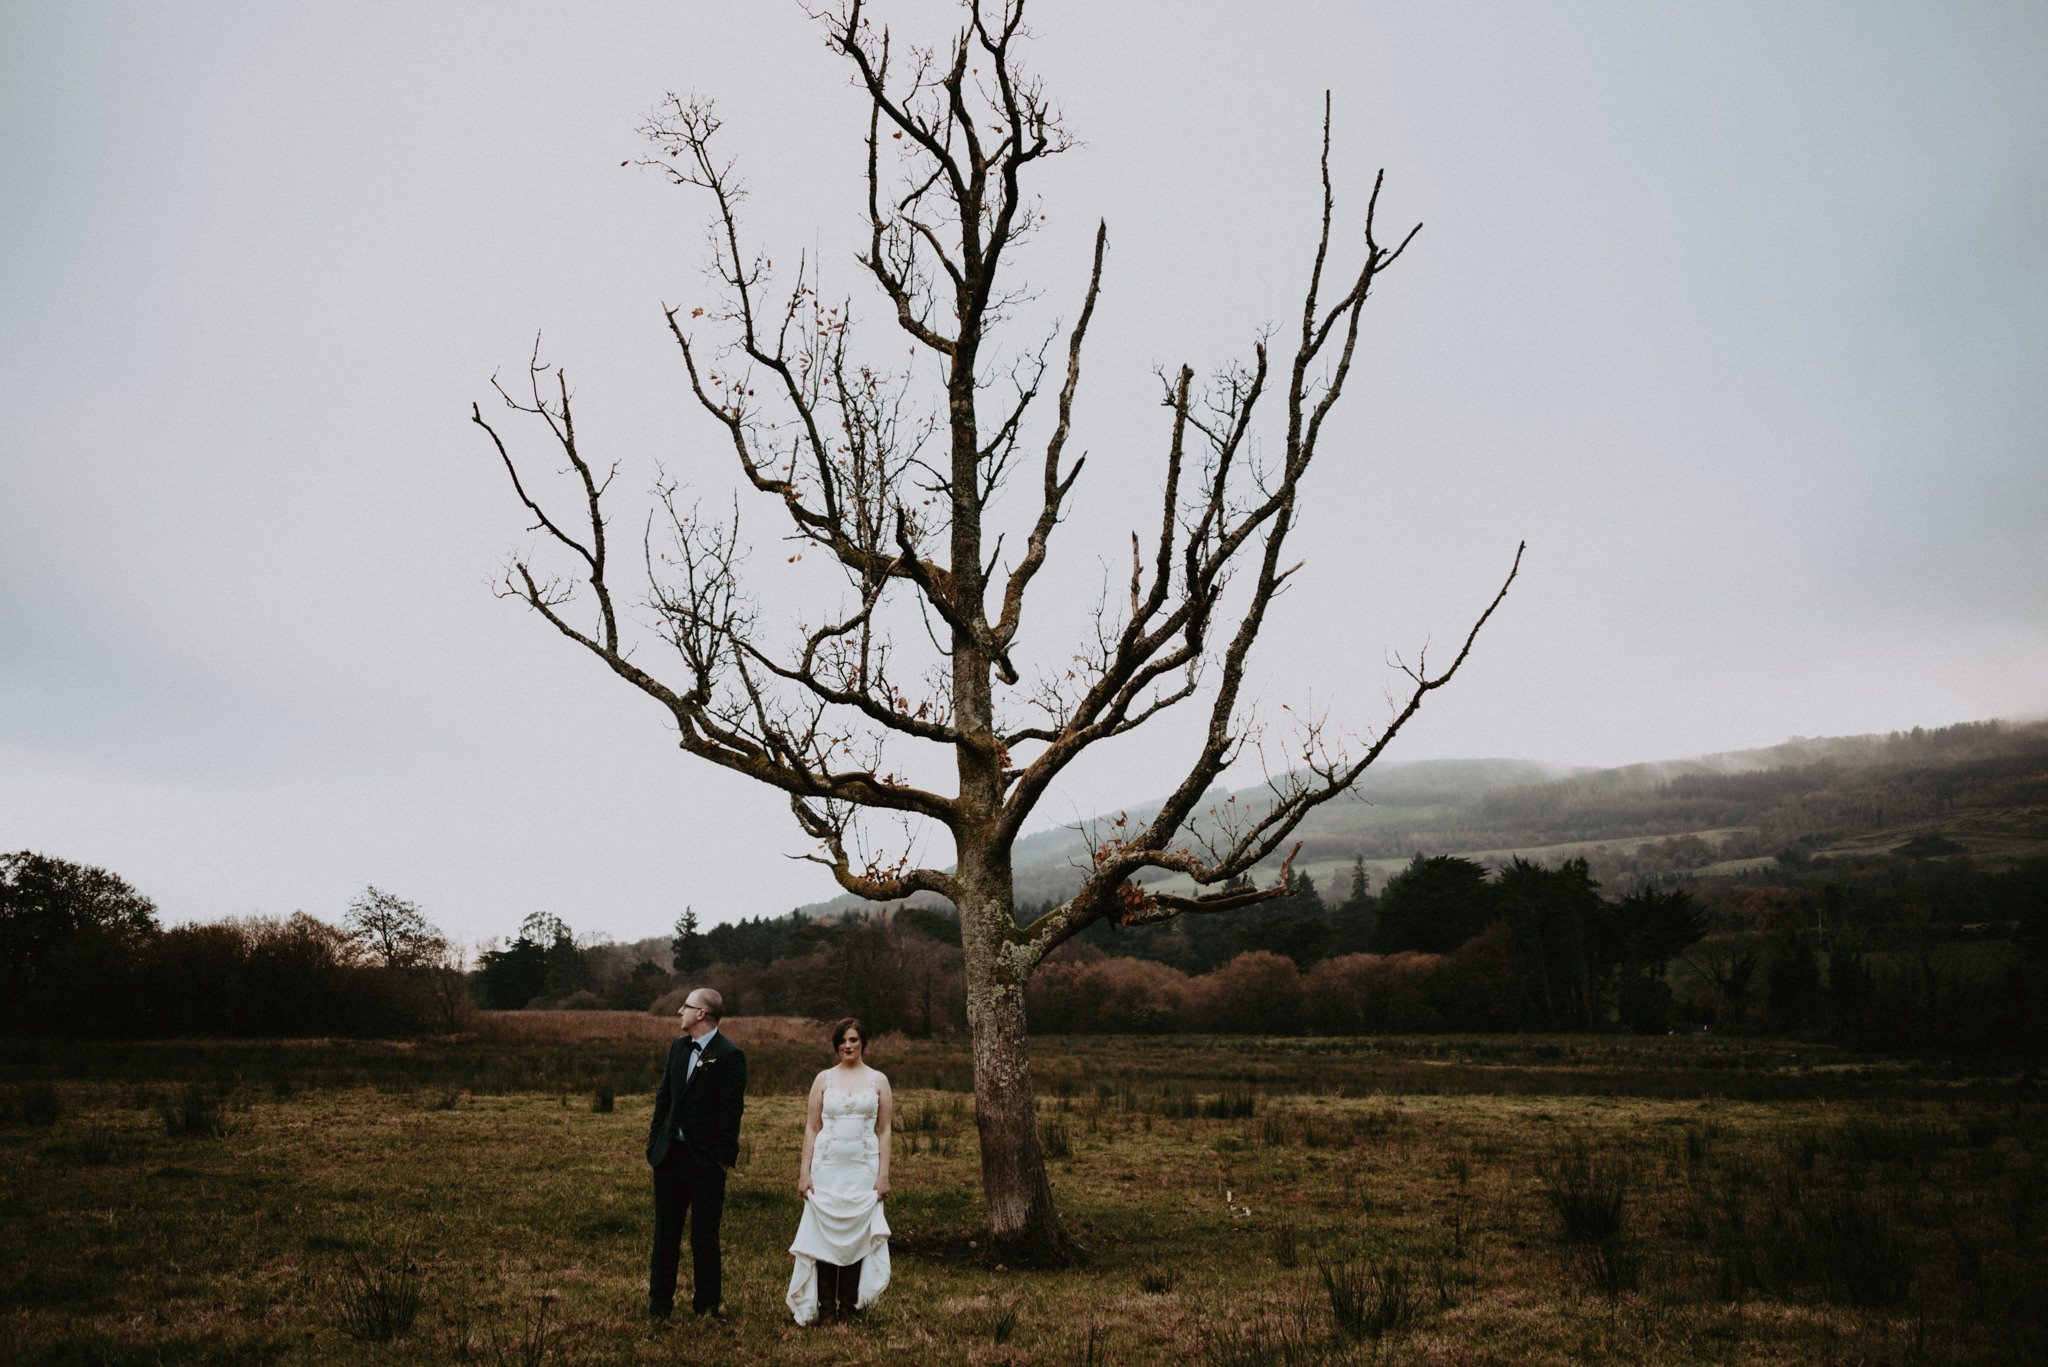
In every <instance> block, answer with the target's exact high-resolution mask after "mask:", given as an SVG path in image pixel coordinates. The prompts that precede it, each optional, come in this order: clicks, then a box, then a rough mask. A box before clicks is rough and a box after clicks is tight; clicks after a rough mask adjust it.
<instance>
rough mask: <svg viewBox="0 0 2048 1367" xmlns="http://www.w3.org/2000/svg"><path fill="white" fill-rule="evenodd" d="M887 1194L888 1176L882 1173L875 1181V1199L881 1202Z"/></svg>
mask: <svg viewBox="0 0 2048 1367" xmlns="http://www.w3.org/2000/svg"><path fill="white" fill-rule="evenodd" d="M888 1194H889V1176H888V1174H887V1173H884V1174H883V1175H882V1176H880V1177H877V1178H876V1179H875V1199H876V1200H878V1201H879V1200H881V1199H882V1198H883V1197H885V1196H887V1195H888Z"/></svg>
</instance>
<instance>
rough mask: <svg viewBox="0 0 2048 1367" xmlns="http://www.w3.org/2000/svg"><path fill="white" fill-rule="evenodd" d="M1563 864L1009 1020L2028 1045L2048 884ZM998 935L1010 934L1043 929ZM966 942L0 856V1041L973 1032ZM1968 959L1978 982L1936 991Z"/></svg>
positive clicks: (1166, 929) (1312, 889)
mask: <svg viewBox="0 0 2048 1367" xmlns="http://www.w3.org/2000/svg"><path fill="white" fill-rule="evenodd" d="M1594 872H1595V871H1594V868H1593V866H1592V865H1590V864H1589V863H1588V861H1586V860H1585V859H1570V860H1566V861H1564V862H1563V863H1561V864H1559V865H1557V866H1556V867H1554V868H1546V867H1543V866H1541V865H1538V864H1536V863H1534V862H1532V861H1528V860H1524V859H1519V858H1517V859H1511V860H1510V861H1508V862H1507V863H1506V864H1504V865H1502V866H1500V867H1499V868H1497V869H1494V870H1490V871H1489V870H1488V869H1487V868H1485V867H1484V866H1483V865H1481V864H1479V863H1476V862H1474V861H1472V860H1470V859H1465V858H1461V857H1458V856H1455V855H1434V856H1431V855H1424V854H1420V853H1418V854H1416V855H1415V856H1414V857H1413V859H1412V860H1411V861H1410V862H1409V864H1408V865H1407V866H1406V867H1405V868H1403V869H1401V870H1400V871H1399V872H1397V873H1396V874H1394V875H1393V876H1392V877H1391V878H1389V879H1388V880H1387V881H1386V882H1385V884H1384V885H1383V886H1382V887H1381V888H1380V890H1379V891H1378V892H1377V894H1375V893H1374V892H1373V891H1372V890H1371V887H1370V879H1369V876H1368V874H1367V872H1366V870H1365V868H1364V866H1363V863H1362V862H1360V863H1357V864H1355V865H1354V867H1353V871H1352V876H1351V880H1350V886H1349V888H1348V890H1347V891H1346V895H1345V896H1343V897H1342V898H1341V899H1337V900H1326V899H1325V898H1324V897H1323V896H1322V894H1321V893H1320V892H1319V890H1318V889H1317V888H1316V886H1315V883H1314V882H1313V880H1311V879H1309V878H1306V877H1301V876H1297V877H1296V878H1295V879H1294V880H1293V881H1292V884H1291V886H1290V887H1289V889H1288V890H1287V892H1286V895H1284V896H1281V897H1277V898H1273V899H1271V900H1268V901H1266V902H1264V903H1260V904H1256V905H1254V906H1253V907H1251V908H1247V909H1245V910H1241V911H1238V912H1235V913H1233V914H1230V915H1223V916H1189V917H1181V918H1178V919H1177V920H1175V921H1173V922H1169V923H1167V924H1164V925H1153V926H1137V927H1128V926H1116V925H1114V924H1111V923H1103V924H1099V925H1097V926H1095V927H1091V929H1090V930H1089V931H1088V932H1086V933H1084V934H1082V935H1079V936H1077V937H1075V939H1074V940H1073V942H1071V943H1070V944H1068V945H1066V946H1064V947H1062V948H1061V950H1060V951H1059V952H1058V953H1056V954H1055V955H1053V956H1052V957H1051V959H1050V960H1049V961H1048V963H1047V965H1046V966H1045V968H1044V969H1043V970H1042V971H1041V973H1040V974H1039V975H1038V976H1037V978H1036V979H1035V980H1034V982H1033V985H1032V986H1031V988H1030V992H1029V996H1028V1003H1027V1004H1028V1011H1029V1020H1030V1023H1031V1026H1032V1029H1033V1030H1034V1032H1036V1033H1042V1034H1046V1033H1050V1034H1067V1033H1153V1032H1174V1031H1193V1032H1212V1031H1217V1030H1223V1031H1248V1032H1257V1033H1296V1032H1310V1033H1319V1034H1371V1033H1381V1032H1396V1033H1408V1032H1417V1031H1437V1030H1458V1031H1515V1030H1546V1031H1549V1030H1606V1029H1623V1030H1633V1031H1637V1032H1641V1033H1662V1032H1664V1031H1667V1030H1691V1029H1698V1028H1709V1029H1714V1030H1720V1031H1759V1032H1773V1033H1808V1034H1820V1035H1826V1036H1829V1037H1832V1038H1837V1039H1841V1040H1843V1041H1845V1042H1849V1043H1855V1044H1864V1045H1870V1046H1872V1047H1881V1048H1913V1047H1923V1046H1929V1045H1944V1046H1960V1047H1973V1048H1994V1049H2000V1050H2007V1051H2020V1052H2027V1051H2033V1052H2038V1051H2039V1050H2040V1049H2041V1048H2042V1047H2043V1046H2044V1044H2048V860H2041V859H2036V860H2032V861H2029V862H2026V863H2023V864H2021V865H2019V866H2017V867H2015V868H2012V869H2008V870H2002V871H1985V870H1982V869H1979V868H1978V867H1977V866H1976V865H1975V863H1974V862H1973V861H1971V860H1970V859H1969V858H1968V856H1967V855H1966V854H1963V853H1961V852H1960V847H1959V846H1957V845H1955V844H1954V843H1953V842H1949V841H1945V840H1943V839H1941V838H1940V837H1935V836H1926V835H1923V836H1920V837H1916V838H1915V839H1914V840H1911V841H1907V842H1905V843H1903V844H1902V845H1900V846H1898V847H1897V848H1896V849H1893V850H1890V851H1885V852H1880V853H1874V854H1871V855H1868V856H1864V857H1859V858H1845V857H1839V856H1837V857H1830V858H1818V859H1817V858H1814V857H1812V856H1811V855H1810V854H1808V853H1806V852H1805V851H1803V850H1802V849H1800V848H1797V847H1792V848H1788V849H1786V850H1784V851H1782V852H1781V853H1780V855H1779V856H1778V857H1777V858H1776V859H1775V860H1773V861H1772V862H1771V863H1770V865H1769V866H1767V867H1764V868H1760V869H1756V870H1752V871H1748V872H1745V873H1740V874H1734V875H1719V876H1715V877H1700V876H1697V875H1693V876H1688V877H1686V879H1685V881H1684V885H1683V886H1673V887H1657V888H1639V889H1637V890H1635V891H1632V892H1629V893H1627V894H1625V895H1623V896H1621V897H1618V898H1609V897H1607V896H1604V895H1603V889H1602V887H1601V883H1600V880H1599V879H1598V878H1596V877H1595V876H1594ZM1047 910H1048V908H1047V907H1045V906H1025V907H1022V908H1020V909H1019V912H1018V920H1019V922H1020V926H1028V924H1029V923H1030V922H1031V921H1033V920H1035V919H1036V918H1037V917H1038V916H1041V915H1043V914H1045V913H1046V911H1047ZM960 938H961V935H960V923H959V918H958V917H957V915H956V914H955V913H954V912H952V910H951V909H950V908H947V907H944V906H927V905H916V904H900V905H897V906H894V907H890V908H879V907H871V908H865V909H856V910H852V911H848V912H844V913H841V914H838V915H822V916H820V915H807V914H806V913H804V912H802V911H792V912H789V913H786V914H784V915H780V916H755V917H748V918H742V919H739V920H734V921H728V922H724V923H722V924H718V925H713V926H709V927H706V926H703V925H701V924H700V921H699V918H698V916H697V914H696V913H695V912H694V911H693V910H686V911H685V912H684V914H683V916H682V917H681V918H679V919H678V921H677V923H676V926H675V928H674V933H673V934H672V935H670V936H666V937H657V938H652V939H646V940H641V941H637V942H634V943H631V944H615V943H612V942H610V941H607V940H604V939H602V938H599V937H578V936H577V935H576V934H575V932H574V931H573V930H572V929H571V928H570V927H569V926H568V925H567V924H566V923H565V922H564V921H562V920H561V919H560V918H559V917H556V916H554V915H552V914H550V913H547V912H535V913H533V914H532V915H530V916H528V917H527V918H526V919H525V920H524V921H523V922H522V923H521V925H520V927H519V929H518V932H517V933H516V934H515V935H514V936H513V938H512V940H511V941H510V942H509V943H507V944H505V945H503V946H501V947H500V946H492V947H490V948H487V949H486V950H485V951H484V952H483V953H482V954H481V955H480V956H478V958H477V960H476V962H475V965H474V967H469V968H466V967H465V965H464V963H463V961H462V957H461V955H460V953H459V951H458V950H457V949H455V948H454V947H453V946H451V945H450V944H449V942H448V941H447V939H446V937H444V936H443V935H442V934H441V932H440V931H439V930H438V929H437V928H436V927H434V926H433V924H432V923H431V922H430V921H429V920H428V919H427V917H426V916H425V914H424V913H423V912H422V911H421V910H420V908H418V907H417V906H416V905H414V904H412V903H410V902H407V901H405V900H404V899H402V898H399V897H397V896H395V895H393V894H390V893H387V892H384V891H381V890H379V889H377V888H375V887H370V888H366V889H364V891H363V893H362V894H361V895H360V896H359V897H357V898H356V899H355V901H354V902H353V903H351V905H350V907H349V910H348V912H347V914H346V915H345V916H344V918H343V920H342V923H341V924H340V925H330V924H328V923H327V922H324V921H321V920H319V919H317V918H315V917H312V916H308V915H306V914H304V913H303V912H301V913H295V914H293V915H292V916H290V917H286V918H263V917H257V918H242V919H236V918H230V919H226V920H221V921H216V922H213V923H210V924H203V925H187V926H175V927H170V928H168V929H167V928H164V927H163V926H161V925H160V924H159V922H158V918H157V913H156V908H155V905H154V904H153V903H152V902H151V901H150V900H149V899H148V898H147V897H145V896H143V895H142V894H141V893H139V892H137V891H136V890H135V889H134V888H132V887H130V886H129V885H128V884H127V883H126V882H125V881H124V880H122V879H121V878H120V877H118V876H117V875H115V874H112V873H109V872H107V871H106V870H102V869H95V868H90V867H87V866H83V865H78V864H73V863H69V862H67V861H64V860H61V859H54V858H50V857H47V856H43V855H37V854H30V853H28V852H22V853H18V854H12V855H7V856H0V1026H4V1028H5V1029H6V1030H8V1031H9V1032H11V1033H22V1032H35V1033H55V1034H67V1035H120V1036H147V1035H156V1036H165V1035H171V1036H176V1035H195V1036H293V1035H298V1036H304V1035H328V1034H333V1035H402V1034H412V1033H422V1032H436V1031H451V1030H459V1029H461V1028H463V1027H464V1026H465V1025H466V1024H467V1023H468V1019H469V1015H470V1013H471V1011H472V1010H473V1009H474V1007H475V1006H481V1007H484V1008H487V1009H496V1010H518V1009H522V1008H534V1009H568V1010H579V1009H588V1010H602V1009H611V1010H636V1011H638V1010H653V1011H655V1012H657V1013H662V1014H666V1013H668V1012H671V1011H673V1009H674V1006H675V1004H676V1003H677V1002H679V1001H680V999H681V997H682V995H683V993H684V992H685V991H687V990H688V989H689V988H690V987H692V986H699V985H710V986H714V987H717V988H718V989H719V990H720V991H721V992H722V993H723V994H724V995H725V997H726V1000H727V1003H728V1010H730V1011H732V1012H734V1013H736V1014H745V1015H800V1016H810V1017H815V1018H829V1017H832V1016H838V1015H848V1014H851V1015H858V1016H860V1017H862V1018H863V1019H864V1020H866V1021H868V1023H869V1025H870V1028H871V1029H874V1030H877V1031H889V1030H901V1031H904V1032H906V1033H909V1034H913V1035H919V1036H923V1035H931V1034H944V1033H948V1032H957V1031H961V1030H964V1029H965V1028H966V997H965V985H964V981H963V977H962V972H961V948H960ZM1973 943H1981V944H1983V945H1985V946H1986V950H1987V953H1989V955H1990V958H1989V959H1988V960H1987V962H1988V963H1989V964H1990V965H1991V967H1990V969H1989V970H1980V971H1978V972H1976V973H1974V974H1966V973H1963V972H1961V971H1960V970H1958V969H1956V968H1954V967H1952V966H1945V961H1944V958H1943V951H1944V950H1945V949H1947V948H1948V947H1953V946H1957V945H1969V944H1973Z"/></svg>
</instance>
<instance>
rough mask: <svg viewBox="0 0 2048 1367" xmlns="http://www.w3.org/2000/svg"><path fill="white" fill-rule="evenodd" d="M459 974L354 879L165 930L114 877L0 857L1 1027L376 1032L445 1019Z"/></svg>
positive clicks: (454, 1002)
mask: <svg viewBox="0 0 2048 1367" xmlns="http://www.w3.org/2000/svg"><path fill="white" fill-rule="evenodd" d="M469 1001H470V999H469V991H468V984H467V982H466V980H465V976H464V974H463V973H462V971H461V969H460V966H459V964H458V963H457V962H456V961H455V959H454V957H453V954H452V951H451V946H450V945H449V943H448V941H447V939H446V937H444V936H443V935H442V934H441V933H440V932H439V931H438V930H436V929H435V928H434V926H433V925H432V924H431V923H430V922H428V920H427V919H426V917H425V915H424V914H422V913H421V911H420V909H419V908H418V907H417V906H415V905H413V904H412V903H410V902H407V901H405V900H404V899H402V898H399V897H395V896H393V895H391V894H389V893H386V892H382V891H380V890H379V889H377V888H375V887H370V888H365V889H364V890H363V893H362V895H361V896H359V897H357V898H356V899H355V901H354V902H353V903H351V904H350V906H349V910H348V914H347V915H346V916H345V917H344V918H343V922H342V924H341V925H340V926H334V925H330V924H328V923H327V922H325V921H321V920H319V919H317V918H315V917H312V916H308V915H306V914H305V913H304V912H295V913H294V914H292V915H291V916H289V917H282V918H280V917H262V916H258V917H246V918H234V917H230V918H226V919H223V920H220V921H214V922H211V923H208V924H203V925H184V926H172V927H169V928H166V927H164V926H163V925H162V924H161V923H160V922H159V920H158V917H157V910H156V904H155V903H154V902H153V901H151V900H150V899H149V898H148V897H145V896H144V895H142V894H141V893H139V892H137V891H136V890H135V889H134V888H133V887H131V886H130V885H129V884H128V882H127V881H126V880H125V879H123V878H121V877H120V876H119V875H117V874H113V873H109V872H108V871H107V870H105V869H99V868H93V867H90V866H88V865H83V864H76V863H72V862H71V861H69V860H65V859H57V858H53V857H50V856H47V855H42V854H35V853H31V852H29V851H27V850H23V851H20V852H18V853H15V854H8V855H0V1029H4V1030H5V1031H7V1032H8V1033H10V1034H54V1035H74V1036H125V1037H148V1036H155V1037H166V1036H193V1035H197V1036H245V1037H246V1036H272V1037H276V1036H309V1035H348V1036H379V1035H405V1034H416V1033H420V1032H422V1031H428V1030H450V1029H455V1028H458V1027H459V1026H460V1025H461V1024H462V1023H463V1022H464V1020H465V1019H466V1018H467V1016H468V1014H469V1012H470V1010H471V1007H470V1004H469Z"/></svg>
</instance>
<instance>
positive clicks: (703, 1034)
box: [647, 987, 747, 1320]
mask: <svg viewBox="0 0 2048 1367" xmlns="http://www.w3.org/2000/svg"><path fill="white" fill-rule="evenodd" d="M724 1012H725V999H724V998H723V997H720V996H719V995H718V993H716V992H714V991H712V990H711V989H710V988H708V987H700V988H698V989H697V990H696V991H694V992H692V993H690V995H689V996H688V997H687V998H686V999H685V1000H684V1002H683V1005H682V1008H681V1010H679V1011H678V1012H677V1013H676V1014H677V1015H679V1016H681V1017H682V1020H683V1035H682V1037H681V1038H680V1039H678V1040H676V1042H675V1043H674V1044H671V1045H670V1046H669V1049H668V1066H667V1067H665V1068H664V1069H662V1073H661V1088H660V1090H658V1091H657V1092H655V1094H654V1123H653V1125H652V1127H651V1128H649V1130H648V1132H647V1161H648V1163H649V1164H650V1165H651V1166H652V1167H653V1168H654V1257H653V1259H652V1262H651V1265H650V1268H649V1271H648V1277H647V1310H648V1313H649V1314H650V1315H652V1316H653V1317H654V1318H655V1319H657V1320H665V1319H667V1318H668V1317H669V1312H670V1311H671V1310H673V1309H674V1308H675V1303H676V1264H677V1263H678V1262H680V1261H681V1257H682V1242H683V1223H684V1218H685V1217H686V1216H687V1217H689V1225H690V1270H691V1276H692V1279H693V1282H694V1287H693V1294H692V1295H691V1297H690V1305H691V1308H692V1309H694V1310H695V1311H696V1312H697V1313H698V1314H700V1315H723V1314H724V1309H723V1307H722V1306H721V1305H720V1304H719V1296H720V1291H721V1289H722V1281H721V1276H720V1269H719V1260H718V1217H719V1215H720V1214H721V1213H722V1212H723V1211H724V1209H725V1170H726V1169H727V1168H730V1167H731V1166H732V1165H733V1164H734V1163H736V1162H738V1161H739V1156H740V1114H741V1112H743V1111H745V1110H746V1108H747V1056H746V1055H745V1054H743V1053H741V1052H740V1049H739V1046H738V1045H736V1044H734V1043H733V1042H732V1041H731V1040H729V1039H727V1038H726V1037H725V1036H724V1035H723V1034H721V1033H719V1029H718V1022H719V1019H720V1017H721V1016H723V1015H724ZM693 1208H694V1210H695V1214H694V1215H691V1211H692V1209H693Z"/></svg>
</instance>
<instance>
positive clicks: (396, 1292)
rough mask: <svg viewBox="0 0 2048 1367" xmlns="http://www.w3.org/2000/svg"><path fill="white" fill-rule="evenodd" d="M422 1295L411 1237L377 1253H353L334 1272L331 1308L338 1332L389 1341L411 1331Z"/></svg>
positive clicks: (364, 1340) (375, 1341) (371, 1340)
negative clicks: (336, 1274) (336, 1273)
mask: <svg viewBox="0 0 2048 1367" xmlns="http://www.w3.org/2000/svg"><path fill="white" fill-rule="evenodd" d="M425 1301H426V1289H425V1287H424V1286H422V1284H421V1282H420V1270H419V1264H418V1263H416V1262H415V1261H414V1260H413V1256H412V1243H411V1241H410V1240H405V1241H403V1242H401V1243H399V1244H398V1245H397V1246H396V1247H394V1248H391V1249H389V1250H388V1251H386V1252H384V1253H382V1254H377V1253H371V1254H364V1253H353V1254H351V1255H349V1262H348V1266H347V1267H346V1268H344V1269H343V1271H342V1273H341V1276H340V1277H339V1278H338V1285H337V1286H336V1295H335V1312H336V1314H337V1315H338V1317H339V1318H340V1320H341V1328H342V1332H343V1333H345V1334H347V1335H348V1336H349V1337H350V1338H353V1339H360V1340H362V1341H363V1342H365V1343H390V1342H391V1341H392V1340H394V1339H398V1338H403V1337H404V1336H405V1335H406V1334H407V1333H409V1332H411V1330H412V1325H413V1321H414V1320H415V1319H417V1318H419V1313H420V1307H421V1305H423V1304H424V1303H425Z"/></svg>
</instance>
